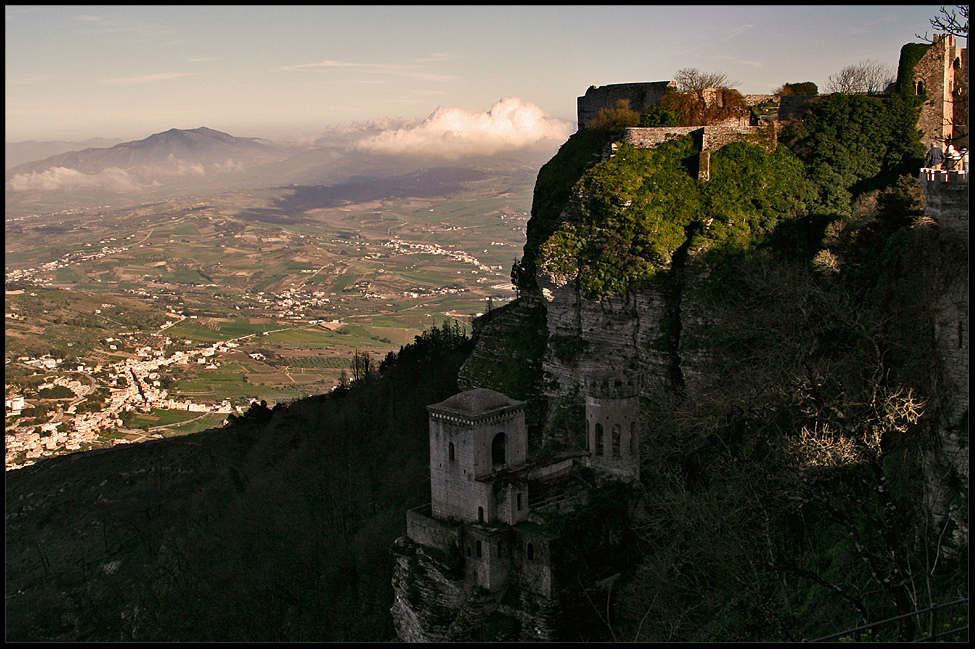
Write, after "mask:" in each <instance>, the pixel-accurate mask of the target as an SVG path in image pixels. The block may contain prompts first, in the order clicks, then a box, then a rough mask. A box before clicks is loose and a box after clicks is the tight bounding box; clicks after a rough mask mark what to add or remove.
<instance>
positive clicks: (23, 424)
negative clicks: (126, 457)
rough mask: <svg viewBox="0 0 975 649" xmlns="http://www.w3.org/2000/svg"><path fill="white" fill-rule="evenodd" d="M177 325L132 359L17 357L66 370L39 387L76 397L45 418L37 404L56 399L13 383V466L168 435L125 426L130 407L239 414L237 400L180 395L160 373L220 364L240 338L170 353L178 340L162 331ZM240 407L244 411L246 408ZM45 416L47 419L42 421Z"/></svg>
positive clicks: (8, 460) (9, 408) (9, 393)
mask: <svg viewBox="0 0 975 649" xmlns="http://www.w3.org/2000/svg"><path fill="white" fill-rule="evenodd" d="M172 324H173V321H167V322H166V324H165V325H164V326H163V327H162V328H161V329H160V332H159V333H158V334H156V336H157V337H159V339H160V340H159V342H160V345H159V347H158V348H154V347H152V346H150V345H145V346H142V347H140V348H137V349H136V350H135V352H134V354H131V355H130V356H131V357H130V358H125V359H124V360H120V361H117V362H114V363H109V364H105V365H88V364H84V363H82V364H79V365H77V366H75V367H71V368H67V367H63V365H64V362H63V359H56V358H51V357H50V356H49V355H44V356H41V357H39V358H33V357H26V356H25V357H19V358H17V359H16V361H15V362H16V363H18V364H21V365H24V366H27V367H31V368H34V369H36V370H40V371H41V373H45V372H52V373H55V372H56V373H58V374H56V375H54V374H52V375H51V376H45V378H44V381H45V382H44V383H41V384H39V385H38V386H37V390H38V393H39V394H43V393H44V391H45V390H48V389H52V388H55V387H62V388H66V389H67V390H69V391H70V393H71V394H72V395H73V396H71V397H65V398H63V399H59V400H58V401H57V406H50V407H51V408H54V409H53V410H46V411H45V412H44V413H42V414H41V416H40V417H38V416H37V413H36V411H35V410H34V408H33V407H34V406H35V403H36V402H43V403H50V402H51V401H50V400H46V399H43V400H30V401H29V400H28V399H27V398H26V397H25V395H24V394H20V393H18V392H17V391H16V390H15V389H14V388H13V386H10V385H7V386H6V387H7V390H6V397H5V401H4V406H5V411H6V416H7V420H6V421H7V426H6V456H5V466H6V469H7V470H10V469H17V468H21V467H22V466H27V465H30V464H33V463H34V461H36V460H37V459H38V458H40V457H46V456H51V455H57V454H60V453H64V452H71V451H78V450H83V449H85V448H92V447H93V445H96V444H111V445H116V444H125V443H130V442H137V441H143V440H145V439H151V438H158V437H161V436H162V435H161V434H160V433H159V432H150V431H141V430H131V429H126V428H123V417H124V416H125V413H129V412H134V411H138V412H151V411H152V409H154V408H160V409H169V410H183V411H188V412H198V413H200V414H201V415H203V414H206V413H226V414H230V413H232V412H233V411H234V408H233V407H232V406H231V404H230V401H229V400H223V401H221V402H220V403H202V402H194V401H192V400H190V399H174V398H172V397H171V396H169V395H168V393H167V390H165V389H164V388H162V387H161V381H160V374H159V372H160V370H161V369H162V368H164V367H166V366H169V365H180V364H182V365H188V364H190V363H198V364H200V365H203V366H204V367H205V368H210V369H216V367H218V364H217V363H216V361H214V360H213V357H214V355H215V354H217V353H219V352H228V351H230V350H231V349H233V348H234V347H237V343H236V342H234V341H227V342H218V343H214V344H212V345H209V346H205V347H202V348H199V349H195V350H191V351H174V352H172V353H169V354H167V352H166V351H165V347H166V346H167V345H168V344H170V343H171V342H172V340H171V339H170V338H169V337H168V336H165V335H163V334H162V332H163V331H164V330H165V329H167V328H169V327H170V326H172ZM116 342H118V343H119V344H121V341H120V340H118V341H117V340H116V339H115V338H114V337H110V338H106V343H107V344H108V345H109V348H110V349H116V348H117V347H118V345H115V344H114V343H116ZM75 377H77V378H75ZM99 386H101V389H102V390H103V391H104V392H107V394H106V395H105V399H104V400H103V401H101V402H100V404H99V402H98V400H97V399H96V400H95V403H96V404H99V405H96V406H95V407H94V408H93V409H84V408H83V407H82V404H83V403H85V402H86V401H87V399H88V398H89V397H91V396H92V395H95V394H96V391H97V390H98V389H99ZM62 393H63V392H61V393H55V394H62ZM32 401H35V403H32ZM28 408H31V413H32V416H22V415H23V414H24V412H25V411H26V410H27V409H28ZM236 410H237V411H238V412H239V411H240V409H239V408H237V409H236ZM38 421H40V422H41V423H36V422H38ZM112 430H118V432H120V433H122V434H121V435H119V436H113V437H111V438H106V437H104V436H103V434H104V433H107V432H109V431H112Z"/></svg>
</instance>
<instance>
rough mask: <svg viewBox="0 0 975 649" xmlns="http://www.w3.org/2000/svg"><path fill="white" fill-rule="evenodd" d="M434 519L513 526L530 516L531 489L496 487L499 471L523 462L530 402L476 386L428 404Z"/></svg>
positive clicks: (524, 487)
mask: <svg viewBox="0 0 975 649" xmlns="http://www.w3.org/2000/svg"><path fill="white" fill-rule="evenodd" d="M427 411H428V412H429V414H430V491H431V494H430V495H431V506H432V514H433V517H434V518H439V519H442V520H443V519H456V520H459V521H463V522H465V523H492V522H495V521H502V522H505V523H508V524H514V523H516V522H519V521H521V520H524V519H525V518H526V517H527V515H528V492H527V487H526V486H524V485H520V484H511V483H507V484H505V485H504V487H501V488H498V487H496V486H495V484H494V483H495V480H496V477H497V476H498V475H499V474H498V472H499V471H503V470H506V469H515V468H520V467H522V466H524V464H525V461H526V456H527V451H528V433H527V430H526V428H525V402H524V401H516V400H514V399H510V398H508V397H507V396H505V395H503V394H501V393H500V392H495V391H494V390H489V389H487V388H476V389H474V390H468V391H467V392H461V393H460V394H455V395H454V396H452V397H450V398H449V399H447V400H446V401H441V402H440V403H437V404H434V405H432V406H427Z"/></svg>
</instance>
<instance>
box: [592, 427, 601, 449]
mask: <svg viewBox="0 0 975 649" xmlns="http://www.w3.org/2000/svg"><path fill="white" fill-rule="evenodd" d="M595 446H596V448H594V449H593V452H595V454H596V455H602V454H603V425H602V424H596V442H595Z"/></svg>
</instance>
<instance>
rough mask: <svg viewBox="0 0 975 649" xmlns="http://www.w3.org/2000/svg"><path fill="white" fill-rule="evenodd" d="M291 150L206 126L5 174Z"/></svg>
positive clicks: (264, 157)
mask: <svg viewBox="0 0 975 649" xmlns="http://www.w3.org/2000/svg"><path fill="white" fill-rule="evenodd" d="M291 153H293V150H292V149H291V148H285V147H282V146H280V145H275V144H272V143H271V142H270V141H268V140H263V139H259V138H239V137H235V136H233V135H230V134H228V133H224V132H222V131H217V130H215V129H211V128H208V127H205V126H201V127H198V128H195V129H177V128H172V129H169V130H168V131H163V132H161V133H154V134H152V135H150V136H148V137H146V138H144V139H142V140H132V141H130V142H122V143H119V144H116V145H114V146H112V147H107V148H98V147H93V148H87V149H82V150H80V151H67V152H65V153H59V154H56V155H53V156H50V157H48V158H44V159H43V160H37V161H34V162H27V163H24V164H21V165H18V166H16V167H13V168H11V169H8V170H7V171H6V177H7V178H8V179H10V178H12V177H14V176H16V175H18V174H31V173H41V172H43V171H45V170H47V169H51V168H53V167H63V168H67V169H74V170H76V171H80V172H82V173H85V174H98V173H100V172H102V171H104V170H105V169H108V168H119V169H123V170H132V169H135V168H139V167H146V168H151V167H153V166H159V165H166V164H172V163H173V162H174V161H181V162H183V163H186V164H212V163H223V162H226V161H227V160H233V161H234V162H238V163H245V162H256V161H270V160H279V159H284V158H286V157H288V156H289V155H291Z"/></svg>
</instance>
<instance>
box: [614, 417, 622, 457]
mask: <svg viewBox="0 0 975 649" xmlns="http://www.w3.org/2000/svg"><path fill="white" fill-rule="evenodd" d="M620 438H621V431H620V425H619V424H613V457H620Z"/></svg>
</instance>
